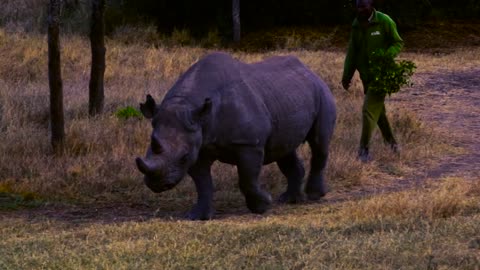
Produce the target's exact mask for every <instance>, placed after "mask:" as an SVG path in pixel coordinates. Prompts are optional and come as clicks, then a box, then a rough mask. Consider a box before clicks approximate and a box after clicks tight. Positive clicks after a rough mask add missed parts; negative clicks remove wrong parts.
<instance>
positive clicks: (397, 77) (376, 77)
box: [368, 50, 417, 95]
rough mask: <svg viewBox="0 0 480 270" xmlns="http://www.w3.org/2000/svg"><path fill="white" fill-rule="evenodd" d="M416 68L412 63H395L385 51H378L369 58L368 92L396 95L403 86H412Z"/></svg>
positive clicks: (406, 61)
mask: <svg viewBox="0 0 480 270" xmlns="http://www.w3.org/2000/svg"><path fill="white" fill-rule="evenodd" d="M416 68H417V67H416V65H415V63H413V62H411V61H408V60H402V61H395V59H394V58H393V57H392V56H390V55H388V54H387V53H385V51H383V50H377V51H375V52H374V53H373V54H372V55H371V56H370V58H369V78H371V79H370V82H369V84H368V90H369V91H374V92H377V93H382V94H386V95H391V94H393V93H396V92H398V91H400V88H401V87H402V86H404V85H411V82H410V77H411V76H412V75H413V73H414V72H415V69H416Z"/></svg>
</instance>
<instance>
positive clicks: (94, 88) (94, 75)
mask: <svg viewBox="0 0 480 270" xmlns="http://www.w3.org/2000/svg"><path fill="white" fill-rule="evenodd" d="M104 13H105V0H92V18H91V29H90V31H91V32H90V46H91V50H92V65H91V69H90V84H89V101H88V112H89V114H90V116H94V115H96V114H98V113H101V112H102V111H103V104H104V99H105V95H104V75H105V52H106V49H105V40H104V36H105V22H104Z"/></svg>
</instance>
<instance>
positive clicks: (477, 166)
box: [392, 68, 480, 180]
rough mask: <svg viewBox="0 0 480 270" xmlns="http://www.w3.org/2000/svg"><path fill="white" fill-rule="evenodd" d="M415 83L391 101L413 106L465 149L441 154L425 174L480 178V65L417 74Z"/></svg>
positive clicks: (425, 120) (429, 121)
mask: <svg viewBox="0 0 480 270" xmlns="http://www.w3.org/2000/svg"><path fill="white" fill-rule="evenodd" d="M415 82H416V85H415V87H413V88H411V89H409V90H407V91H405V92H403V93H401V94H399V95H398V96H397V97H395V98H394V99H392V101H393V102H400V103H403V104H405V106H408V107H409V108H412V111H414V112H415V113H416V114H417V115H419V116H420V117H421V118H422V120H423V121H424V122H427V123H431V122H433V123H434V124H433V125H434V126H437V127H438V129H439V131H440V132H441V134H442V135H444V136H445V137H447V138H449V140H451V144H452V145H453V146H456V147H460V148H462V149H464V150H465V153H463V154H460V155H455V156H445V157H440V166H439V167H437V168H435V169H433V170H430V171H428V172H427V175H426V177H429V178H441V177H447V176H458V177H463V178H467V179H472V180H478V179H480V68H478V69H473V70H465V71H442V72H437V73H423V74H417V75H416V78H415Z"/></svg>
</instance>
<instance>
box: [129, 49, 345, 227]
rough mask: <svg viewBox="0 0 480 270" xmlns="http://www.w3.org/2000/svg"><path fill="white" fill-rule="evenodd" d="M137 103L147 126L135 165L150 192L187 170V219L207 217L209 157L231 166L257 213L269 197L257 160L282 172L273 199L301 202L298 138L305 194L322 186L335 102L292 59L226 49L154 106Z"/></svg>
mask: <svg viewBox="0 0 480 270" xmlns="http://www.w3.org/2000/svg"><path fill="white" fill-rule="evenodd" d="M140 109H141V111H142V113H143V114H144V116H145V117H146V118H149V119H152V126H153V132H152V135H151V144H150V147H149V148H148V151H147V155H146V157H145V158H137V159H136V163H137V167H138V169H139V170H140V171H141V172H142V173H143V174H144V175H145V184H146V185H147V186H148V187H149V188H150V189H151V190H152V191H154V192H163V191H165V190H169V189H171V188H173V187H174V186H175V185H177V184H178V183H179V182H180V180H182V178H183V177H184V176H185V175H186V174H187V173H188V174H189V175H190V176H191V177H192V179H193V181H194V182H195V186H196V189H197V193H198V201H197V204H196V205H195V206H194V207H193V209H192V210H191V211H190V212H189V213H188V214H187V217H188V218H189V219H193V220H198V219H200V220H205V219H211V218H212V215H213V212H214V211H213V205H212V201H213V190H214V188H213V183H212V176H211V170H210V168H211V166H212V164H213V162H214V161H216V160H219V161H220V162H224V163H228V164H233V165H236V166H237V169H238V176H239V186H240V189H241V191H242V193H243V194H244V195H245V199H246V204H247V207H248V208H249V209H250V210H251V211H252V212H254V213H264V212H265V211H266V210H268V208H269V207H270V205H271V203H272V199H271V196H270V195H269V194H268V193H267V192H265V191H264V190H263V189H262V188H261V187H260V184H259V179H258V178H259V174H260V171H261V169H262V165H264V164H268V163H272V162H276V163H277V165H278V167H279V168H280V171H281V172H282V173H283V174H284V175H285V176H286V178H287V182H288V186H287V190H286V191H285V193H283V194H282V195H281V196H280V198H279V201H280V202H287V203H296V202H300V201H302V200H304V195H303V192H302V180H303V177H304V174H305V170H304V168H303V164H302V161H301V160H300V159H299V157H298V156H297V154H296V148H297V147H298V146H299V145H300V144H302V143H304V142H305V141H307V142H308V143H309V145H310V147H311V151H312V158H311V169H310V174H309V176H308V180H307V183H306V187H305V192H306V194H307V196H308V198H309V199H312V200H318V199H320V197H322V196H324V195H325V193H326V192H327V190H326V185H325V179H324V170H325V165H326V162H327V157H328V147H329V141H330V138H331V137H332V133H333V130H334V126H335V119H336V110H335V101H334V98H333V96H332V94H331V92H330V90H329V88H328V87H327V85H326V84H325V83H324V82H323V81H322V80H321V79H320V78H319V77H318V76H317V75H315V74H314V73H313V72H312V71H310V70H309V69H308V68H307V67H305V66H304V65H303V64H302V63H301V62H300V61H299V60H298V59H297V58H295V57H291V56H286V57H272V58H269V59H267V60H265V61H262V62H258V63H254V64H245V63H242V62H239V61H237V60H235V59H233V58H232V57H231V56H229V55H227V54H223V53H213V54H209V55H207V56H206V57H204V58H203V59H201V60H200V61H198V62H197V63H196V64H194V65H193V66H192V67H191V68H190V69H188V70H187V71H186V72H185V73H184V74H183V75H182V76H181V77H180V78H179V79H178V81H177V82H176V83H175V85H174V86H173V87H172V88H171V89H170V90H169V91H168V93H167V94H166V96H165V98H164V99H163V101H162V103H161V104H160V105H157V104H156V103H155V101H154V99H153V98H152V97H151V96H150V95H148V96H147V100H146V102H145V103H142V104H140Z"/></svg>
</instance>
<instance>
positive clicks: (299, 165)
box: [277, 151, 305, 203]
mask: <svg viewBox="0 0 480 270" xmlns="http://www.w3.org/2000/svg"><path fill="white" fill-rule="evenodd" d="M277 165H278V168H279V169H280V171H281V172H282V173H283V174H284V175H285V177H287V190H286V191H285V192H284V193H283V194H282V195H280V198H278V202H280V203H299V202H302V201H304V200H305V196H304V194H303V192H302V181H303V177H304V176H305V169H304V167H303V162H302V161H301V160H300V159H299V158H298V156H297V153H296V152H295V151H294V152H292V153H290V154H288V155H287V156H285V157H283V158H282V159H280V160H278V161H277Z"/></svg>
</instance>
